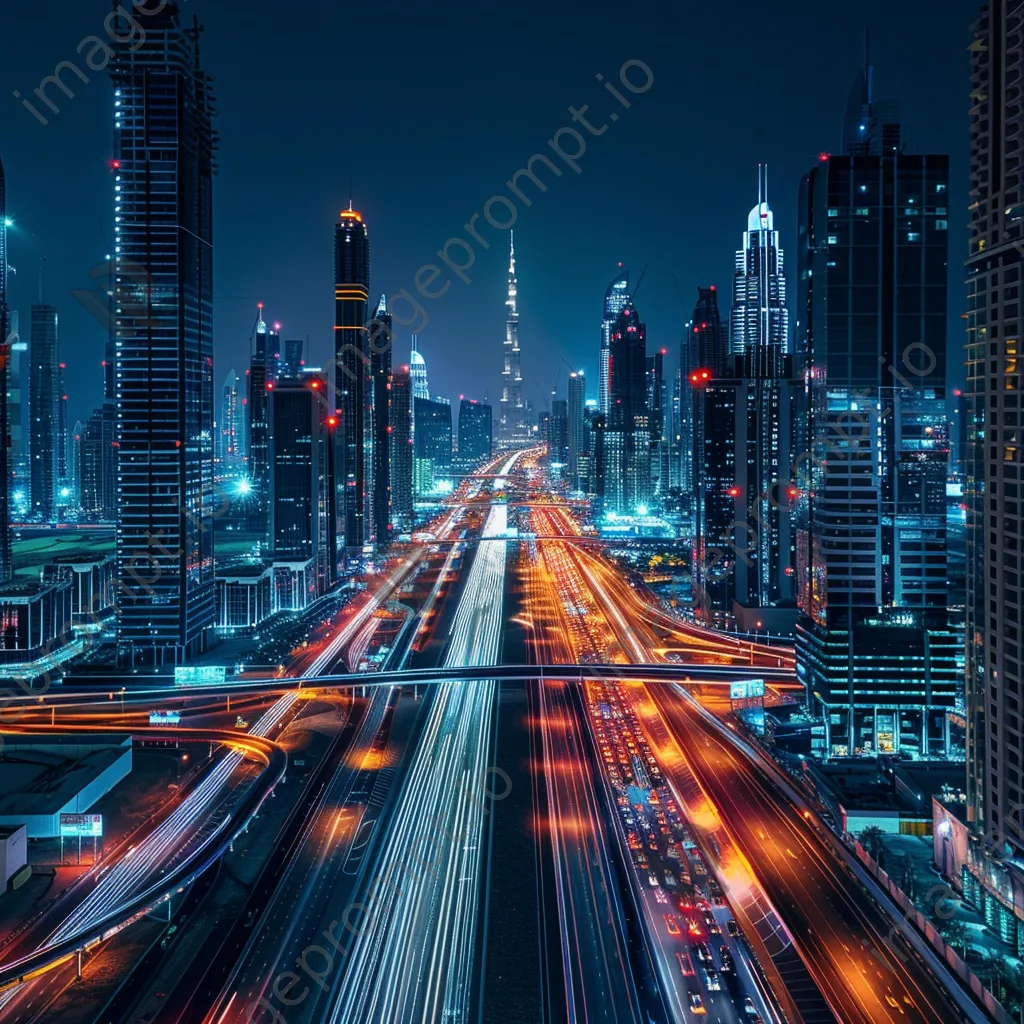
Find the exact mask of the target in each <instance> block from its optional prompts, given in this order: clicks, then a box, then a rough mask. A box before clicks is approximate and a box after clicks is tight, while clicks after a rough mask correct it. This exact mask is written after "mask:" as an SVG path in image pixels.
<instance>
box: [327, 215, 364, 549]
mask: <svg viewBox="0 0 1024 1024" xmlns="http://www.w3.org/2000/svg"><path fill="white" fill-rule="evenodd" d="M334 282H335V284H334V310H335V314H334V348H335V360H336V365H335V396H334V400H335V403H336V412H337V415H338V418H339V423H338V433H337V448H336V455H335V458H336V459H337V480H336V484H337V487H338V516H339V517H340V524H339V534H341V535H343V538H344V539H343V541H342V543H343V544H344V547H345V549H346V557H347V558H349V559H351V558H355V557H358V556H359V555H360V554H361V553H362V550H363V545H364V544H366V542H367V540H368V539H369V538H368V530H367V523H366V506H367V496H366V439H367V428H368V420H369V408H370V357H369V355H368V354H367V327H366V324H367V321H368V320H369V308H370V239H369V236H368V234H367V232H366V224H365V223H364V222H363V216H362V214H361V213H357V212H356V211H355V210H354V209H353V208H352V200H351V199H349V203H348V209H347V210H342V211H341V214H340V216H339V220H338V223H337V224H336V225H335V226H334Z"/></svg>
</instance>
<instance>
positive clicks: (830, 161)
mask: <svg viewBox="0 0 1024 1024" xmlns="http://www.w3.org/2000/svg"><path fill="white" fill-rule="evenodd" d="M872 79H873V75H872V72H871V70H870V69H866V71H865V72H864V73H863V74H861V75H860V76H859V77H858V81H857V83H856V85H855V88H854V91H853V96H852V97H851V104H850V107H849V111H850V116H851V117H852V121H851V120H850V119H848V121H847V126H846V130H845V132H844V135H845V138H846V139H847V140H848V141H847V149H848V151H847V153H846V154H845V155H842V156H831V157H830V156H828V155H826V154H823V155H822V157H821V158H820V159H819V161H818V162H817V164H816V166H815V167H814V168H813V169H812V170H811V171H810V173H809V174H807V176H806V177H805V178H804V180H803V183H802V186H801V190H800V202H799V213H800V218H799V221H800V222H799V246H798V260H799V273H798V281H799V287H800V295H799V322H800V330H799V332H798V334H797V354H798V357H799V359H800V361H801V363H802V366H803V373H804V376H805V379H806V380H807V382H808V392H809V394H808V402H809V406H808V415H807V417H806V422H807V433H806V436H805V438H803V439H802V441H801V444H800V451H801V452H805V453H807V455H806V457H805V458H804V459H796V460H793V461H794V462H795V463H797V465H796V466H795V472H794V478H795V479H794V481H793V483H794V486H795V487H796V488H797V489H798V490H799V491H800V492H801V497H800V500H799V504H798V509H797V513H798V530H797V566H796V573H797V599H798V602H799V607H800V617H799V619H798V622H797V633H796V654H797V672H798V674H799V677H800V679H801V680H802V681H803V683H804V684H805V686H806V689H807V692H808V694H811V695H813V698H812V699H813V701H814V706H815V709H816V710H817V711H818V712H819V713H820V714H821V718H822V724H823V726H824V736H823V739H822V743H821V748H822V751H823V752H824V753H827V754H835V755H843V754H850V755H853V754H858V753H862V752H876V753H877V752H880V753H901V754H904V755H909V756H912V757H935V756H942V755H944V754H945V753H946V752H947V751H948V750H949V749H950V723H949V712H950V710H951V709H952V708H953V707H954V705H955V702H956V696H957V689H958V682H959V680H958V668H957V649H958V647H959V644H960V641H959V638H958V637H957V635H956V633H955V631H954V630H953V629H952V628H951V626H950V622H949V613H948V607H947V601H948V585H947V551H946V472H947V461H948V454H949V440H948V436H947V431H948V421H947V417H946V408H945V404H946V402H945V384H946V296H947V260H948V256H949V253H948V241H947V240H948V231H947V225H948V214H947V205H948V202H949V198H948V187H949V157H947V156H944V155H915V154H911V153H909V152H907V150H906V147H905V146H904V145H903V144H902V143H901V142H900V141H899V120H898V116H897V115H896V113H895V110H896V105H895V103H881V102H876V100H875V99H874V94H873V86H872ZM1018 259H1019V256H1018Z"/></svg>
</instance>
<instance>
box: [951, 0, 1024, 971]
mask: <svg viewBox="0 0 1024 1024" xmlns="http://www.w3.org/2000/svg"><path fill="white" fill-rule="evenodd" d="M1022 15H1024V12H1022V10H1021V7H1020V5H1019V4H1016V5H1015V4H1014V3H1012V2H1010V0H990V2H989V3H987V4H986V5H985V6H984V7H983V8H982V10H981V14H980V16H979V18H978V20H977V21H976V22H975V23H974V25H973V26H972V33H973V42H972V44H971V46H970V48H969V50H970V60H971V79H970V88H971V92H970V103H971V109H970V118H971V120H970V132H971V149H970V179H969V182H970V190H971V191H970V198H971V205H970V207H969V209H970V223H969V256H968V259H967V348H966V353H967V383H966V387H965V389H964V392H965V395H964V397H965V399H966V407H965V410H964V413H965V416H966V442H967V444H966V459H965V473H964V492H965V498H966V504H967V566H966V577H967V592H966V615H967V631H966V635H967V646H966V693H965V705H966V714H967V769H968V771H967V817H968V823H969V825H970V827H971V830H972V832H973V833H974V835H975V839H977V837H979V836H980V835H981V834H982V833H984V835H985V837H986V838H985V840H984V841H974V842H972V843H971V844H970V851H969V852H970V856H969V861H968V868H967V871H966V872H965V875H964V878H963V882H964V889H965V891H966V892H967V893H968V895H969V897H970V898H971V899H972V901H973V902H974V903H975V904H976V905H977V906H979V907H980V908H982V910H983V911H984V915H985V918H986V919H987V920H988V921H989V923H990V924H992V925H994V926H995V927H997V928H998V930H999V932H1000V934H1001V935H1002V937H1003V938H1004V940H1005V941H1006V942H1008V943H1009V944H1010V945H1011V947H1014V948H1016V951H1017V955H1018V956H1024V869H1022V864H1024V778H1022V772H1024V766H1022V765H1021V754H1022V751H1024V727H1022V721H1021V710H1020V706H1021V687H1022V685H1024V670H1022V664H1021V647H1020V640H1019V635H1018V634H1019V630H1020V628H1021V615H1022V610H1024V593H1022V591H1024V584H1022V573H1021V564H1020V559H1021V558H1022V557H1024V556H1022V555H1021V554H1020V550H1021V545H1022V535H1024V526H1022V517H1021V508H1020V505H1019V500H1020V498H1021V493H1020V488H1021V486H1022V481H1024V468H1022V464H1024V445H1022V444H1021V437H1020V424H1021V419H1020V417H1021V415H1022V413H1024V410H1022V408H1021V394H1022V393H1024V392H1022V391H1021V382H1022V378H1021V352H1020V344H1021V306H1020V290H1021V278H1022V273H1024V267H1022V257H1021V251H1022V250H1021V245H1022V239H1024V220H1022V215H1024V208H1022V206H1021V196H1020V164H1021V159H1022V157H1024V114H1022V112H1021V106H1020V95H1019V94H1020V75H1021V71H1022V69H1024V41H1022V37H1021V26H1022ZM943 212H945V211H943ZM936 216H937V215H936ZM1015 897H1016V898H1015Z"/></svg>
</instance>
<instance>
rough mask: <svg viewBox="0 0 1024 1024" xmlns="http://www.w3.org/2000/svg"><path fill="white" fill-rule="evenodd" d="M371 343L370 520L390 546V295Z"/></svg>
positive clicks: (377, 315) (379, 539)
mask: <svg viewBox="0 0 1024 1024" xmlns="http://www.w3.org/2000/svg"><path fill="white" fill-rule="evenodd" d="M367 340H368V342H369V346H370V377H371V381H370V387H371V402H372V414H371V416H370V421H369V426H370V436H369V438H367V447H368V449H369V452H370V458H369V462H368V467H367V468H368V473H367V476H368V480H367V495H368V498H369V501H370V503H371V509H370V522H371V523H372V524H373V538H372V539H373V541H374V543H376V544H377V545H378V546H382V547H387V545H388V544H389V543H390V541H391V444H390V441H389V439H388V434H389V433H390V431H391V408H390V395H389V387H390V384H391V344H392V326H391V314H390V313H389V312H388V304H387V299H386V298H385V297H384V296H383V295H381V297H380V302H379V303H378V304H377V309H376V310H375V312H374V314H373V323H372V325H371V327H370V334H369V337H368V339H367Z"/></svg>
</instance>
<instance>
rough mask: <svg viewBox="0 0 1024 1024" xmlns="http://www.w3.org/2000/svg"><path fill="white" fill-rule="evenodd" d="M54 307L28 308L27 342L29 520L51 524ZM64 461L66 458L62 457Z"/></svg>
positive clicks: (57, 461) (56, 440) (57, 400)
mask: <svg viewBox="0 0 1024 1024" xmlns="http://www.w3.org/2000/svg"><path fill="white" fill-rule="evenodd" d="M57 329H58V328H57V309H56V307H55V306H46V305H35V306H33V307H32V333H31V335H30V340H29V415H30V424H29V453H30V458H31V471H30V472H31V496H32V513H31V514H32V518H33V519H37V520H39V521H40V522H43V523H52V522H53V521H54V520H55V519H56V515H57V486H58V480H59V479H60V476H59V472H58V466H59V465H62V464H63V461H64V459H63V458H61V455H60V448H61V444H60V440H61V439H60V430H59V428H60V415H61V404H62V403H61V390H60V376H61V374H60V355H59V351H60V350H59V347H58V341H57ZM65 457H66V456H65Z"/></svg>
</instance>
